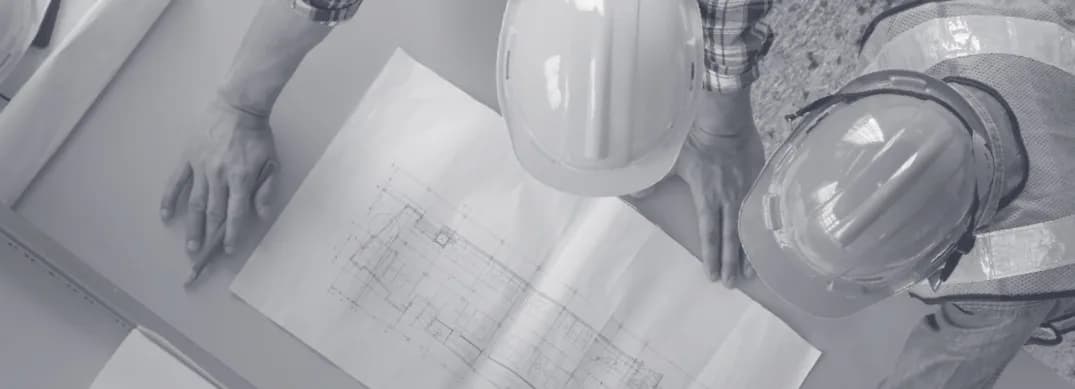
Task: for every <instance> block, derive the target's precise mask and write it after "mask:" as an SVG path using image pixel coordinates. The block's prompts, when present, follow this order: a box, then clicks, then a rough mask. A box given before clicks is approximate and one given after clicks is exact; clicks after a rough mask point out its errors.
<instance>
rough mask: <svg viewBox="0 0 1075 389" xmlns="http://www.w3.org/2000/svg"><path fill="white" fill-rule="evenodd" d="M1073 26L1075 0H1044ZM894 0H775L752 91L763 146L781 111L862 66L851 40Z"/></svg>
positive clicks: (776, 135)
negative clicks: (766, 48)
mask: <svg viewBox="0 0 1075 389" xmlns="http://www.w3.org/2000/svg"><path fill="white" fill-rule="evenodd" d="M1045 1H1046V2H1047V3H1050V4H1053V5H1054V6H1055V7H1056V8H1057V9H1061V12H1064V14H1065V15H1064V16H1065V18H1066V19H1067V20H1068V23H1069V24H1070V25H1072V26H1075V12H1072V10H1073V9H1075V7H1073V6H1072V5H1071V4H1072V2H1075V0H1045ZM901 2H902V1H900V0H805V1H804V0H776V2H775V3H774V5H773V9H772V11H770V14H769V16H768V17H766V19H765V22H766V23H768V24H769V25H770V26H771V27H772V29H773V31H774V32H775V33H776V39H775V40H774V41H773V46H772V47H771V48H770V50H769V53H768V54H767V55H766V57H765V58H764V59H763V60H762V61H761V64H760V68H761V74H762V76H761V78H760V79H759V80H758V81H757V82H755V84H754V90H753V99H754V107H755V108H754V110H755V112H754V115H755V122H756V123H757V124H758V129H759V130H760V131H761V133H762V135H763V136H762V139H763V141H764V142H765V144H766V149H767V150H772V149H773V148H774V147H775V146H776V145H777V144H778V142H780V141H781V140H783V139H784V138H785V137H787V135H788V131H789V128H788V126H787V124H786V122H785V121H784V115H786V114H789V113H792V112H794V111H795V110H797V109H798V108H800V107H802V106H803V105H805V104H806V103H809V102H810V101H812V100H814V99H816V98H819V97H822V96H825V95H827V94H830V93H832V92H834V91H836V90H837V89H838V88H839V87H840V86H842V85H843V84H844V83H846V82H848V81H850V80H851V79H853V78H854V77H855V76H856V75H858V73H859V72H860V71H861V68H862V67H864V66H865V64H862V63H861V62H862V61H860V59H859V55H858V50H857V47H856V46H855V41H856V40H858V39H859V37H860V36H861V35H862V31H863V30H864V29H865V28H866V25H867V24H869V22H870V21H871V20H873V18H874V17H875V16H877V14H879V13H881V12H883V11H884V10H885V9H888V8H890V7H891V6H892V5H893V4H899V3H901Z"/></svg>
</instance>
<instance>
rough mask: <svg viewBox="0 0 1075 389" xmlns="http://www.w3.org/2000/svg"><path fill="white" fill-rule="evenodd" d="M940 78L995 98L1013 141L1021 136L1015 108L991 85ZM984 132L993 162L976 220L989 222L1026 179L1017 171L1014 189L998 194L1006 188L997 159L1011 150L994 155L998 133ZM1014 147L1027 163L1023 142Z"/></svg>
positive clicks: (1009, 155) (969, 79)
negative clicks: (987, 190)
mask: <svg viewBox="0 0 1075 389" xmlns="http://www.w3.org/2000/svg"><path fill="white" fill-rule="evenodd" d="M942 81H944V82H949V83H954V84H960V85H963V86H967V87H971V88H975V89H978V90H980V91H982V92H985V93H986V94H988V95H990V96H992V97H993V99H995V100H996V101H997V102H998V103H1000V105H1001V107H1002V108H1003V109H1004V114H1005V116H1006V117H1007V118H1008V121H1009V122H1010V124H1011V128H1012V131H1013V132H1014V135H1015V138H1016V139H1017V140H1018V139H1022V136H1021V135H1020V132H1021V131H1020V127H1019V120H1018V119H1017V118H1016V116H1015V111H1013V110H1012V107H1011V105H1009V104H1008V101H1007V100H1005V99H1004V97H1003V96H1001V94H1000V92H998V91H997V90H996V89H993V88H992V87H990V86H989V85H986V84H985V83H983V82H981V81H978V80H975V79H971V78H967V77H960V76H948V77H945V78H944V79H943V80H942ZM997 130H998V129H996V128H990V127H986V128H985V131H986V132H992V131H997ZM986 135H988V136H987V137H986V139H987V140H988V141H987V142H986V144H985V146H986V148H987V149H988V150H989V151H990V153H991V154H992V155H993V159H994V161H993V171H992V172H991V174H992V177H990V179H991V182H992V183H993V185H990V187H989V188H990V193H987V194H986V196H985V197H984V198H985V199H986V201H985V204H983V206H982V209H981V214H980V215H979V220H980V221H981V223H983V224H985V223H988V222H989V221H991V220H992V219H993V215H996V213H997V211H999V210H1000V209H1001V208H1004V207H1005V206H1006V205H1008V204H1010V203H1011V202H1012V200H1014V199H1015V197H1016V196H1018V195H1019V193H1021V192H1022V191H1023V188H1024V187H1025V186H1026V182H1027V180H1026V179H1027V175H1026V174H1021V175H1019V176H1020V177H1021V179H1020V181H1019V183H1018V184H1017V185H1016V188H1015V189H1014V190H1012V191H1010V193H1002V192H1003V191H1004V190H1005V187H1006V185H1004V184H1003V183H1004V181H1005V180H1004V178H1005V177H1006V175H1005V172H1004V171H1003V169H1004V166H1005V163H1004V162H1005V161H1003V160H1001V159H1005V158H1009V157H1011V154H1012V153H1005V155H998V154H997V153H996V152H995V150H996V147H994V145H992V144H991V142H1000V141H1001V140H1000V136H999V135H998V134H986ZM1014 147H1016V149H1017V152H1016V153H1015V154H1017V155H1018V156H1019V157H1020V158H1022V160H1023V161H1022V162H1023V163H1022V166H1030V160H1029V155H1028V154H1027V152H1026V147H1025V145H1023V142H1018V141H1016V142H1015V145H1014ZM978 227H982V226H978Z"/></svg>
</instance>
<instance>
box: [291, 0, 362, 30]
mask: <svg viewBox="0 0 1075 389" xmlns="http://www.w3.org/2000/svg"><path fill="white" fill-rule="evenodd" d="M288 1H289V2H290V3H291V8H292V9H294V10H296V11H299V12H301V13H302V14H304V15H306V16H307V17H309V18H310V20H313V21H315V22H317V23H324V24H330V25H334V24H336V23H339V22H343V21H347V20H348V19H351V17H353V16H355V12H357V11H358V7H359V6H361V5H362V0H288Z"/></svg>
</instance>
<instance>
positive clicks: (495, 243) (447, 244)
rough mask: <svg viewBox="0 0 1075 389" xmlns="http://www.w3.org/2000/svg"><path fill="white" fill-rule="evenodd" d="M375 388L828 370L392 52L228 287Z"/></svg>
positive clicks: (800, 376) (553, 384) (779, 384)
mask: <svg viewBox="0 0 1075 389" xmlns="http://www.w3.org/2000/svg"><path fill="white" fill-rule="evenodd" d="M232 291H233V292H234V293H235V294H236V295H237V296H238V297H239V298H241V299H242V300H244V301H246V302H247V303H248V304H250V305H251V306H252V307H254V308H255V309H257V310H258V311H260V312H261V313H263V314H264V315H265V316H267V317H268V318H270V319H271V320H273V321H274V322H276V323H277V324H278V325H279V326H281V327H282V328H284V329H285V330H287V331H288V332H290V333H291V334H293V335H294V336H295V337H296V338H298V339H299V340H301V341H303V342H304V343H306V344H307V345H309V346H310V347H311V348H312V349H314V350H315V351H317V352H318V353H320V354H321V355H323V356H324V357H325V358H326V359H327V360H329V361H331V362H332V363H334V364H335V365H337V366H338V367H339V368H340V369H342V370H344V371H346V372H347V373H348V374H350V375H351V376H353V377H355V378H356V380H357V381H359V382H362V383H363V384H365V385H367V386H369V387H371V388H378V389H379V388H523V389H545V388H594V389H606V388H607V389H641V388H671V389H674V388H692V389H727V388H752V389H753V388H757V389H791V388H798V387H799V386H800V384H801V383H802V381H803V380H804V379H805V377H806V375H807V374H808V373H809V371H810V369H811V368H812V367H813V365H814V363H815V362H816V360H817V358H818V357H819V355H820V353H819V351H818V350H816V349H815V348H814V347H813V346H811V345H810V344H809V343H807V342H806V341H805V340H804V339H802V338H801V337H799V336H798V335H797V334H796V333H795V332H794V331H793V330H791V329H790V328H789V327H788V326H787V325H785V324H784V323H783V322H782V321H781V320H780V319H778V318H777V317H776V316H774V315H773V314H772V313H770V312H768V311H767V310H765V308H763V307H761V306H760V305H758V304H757V303H754V302H753V301H751V300H750V299H749V298H747V297H746V296H745V295H743V294H741V293H739V292H736V291H729V290H726V289H724V288H723V287H721V286H720V285H719V284H716V283H711V282H709V281H708V279H707V278H706V277H705V274H704V271H703V270H702V267H701V264H700V263H699V262H698V261H697V260H696V259H695V258H694V257H693V256H692V255H691V254H690V253H689V252H687V251H686V249H684V248H683V247H681V246H680V245H679V244H677V243H676V242H675V241H674V240H673V239H672V238H670V237H668V236H667V235H666V234H665V233H664V232H662V231H661V230H660V229H659V228H657V227H656V226H654V225H653V224H651V223H650V222H648V221H647V220H646V219H645V218H644V217H642V216H641V215H640V214H638V213H637V212H636V211H635V210H633V209H632V208H630V207H629V206H628V205H626V204H625V203H624V202H622V201H620V200H618V199H615V198H582V197H575V196H571V195H568V194H565V193H560V192H558V191H556V190H554V189H551V188H548V187H545V186H544V185H542V184H541V183H539V182H537V181H535V180H534V179H532V178H530V177H529V176H528V175H527V174H525V172H524V171H523V170H522V168H521V167H520V166H519V165H518V163H517V162H516V161H515V159H514V156H513V155H512V151H511V145H510V141H509V139H508V135H507V131H506V130H505V129H504V124H503V121H502V119H501V118H500V117H499V116H498V115H497V114H496V113H495V112H493V111H492V110H490V109H488V108H487V107H485V106H483V105H481V104H480V103H478V102H476V101H474V100H473V99H472V98H470V97H469V96H467V95H466V94H465V93H463V92H462V91H460V90H458V89H457V88H455V87H454V86H453V85H451V84H450V83H448V82H447V81H445V80H443V79H442V78H440V77H439V76H437V75H436V74H435V73H434V72H432V71H430V70H429V69H426V68H425V67H423V66H422V65H421V64H419V63H417V62H415V61H414V60H413V59H411V58H410V57H409V56H407V54H406V53H404V52H403V51H397V52H396V53H395V55H393V57H392V58H391V59H390V60H389V62H388V64H387V65H386V66H385V69H384V70H383V71H382V73H381V74H380V76H379V77H378V79H377V80H376V81H375V82H374V84H373V85H372V86H371V87H370V90H369V91H368V92H367V93H366V95H365V96H364V97H363V99H362V101H361V102H360V103H359V105H358V108H357V109H356V110H355V112H354V113H353V114H352V116H351V118H350V119H349V120H348V121H347V123H346V124H345V125H344V126H343V128H342V129H341V130H340V132H339V134H337V136H336V138H334V140H333V141H332V143H331V144H330V145H329V147H328V148H327V150H326V151H325V153H324V155H323V156H322V157H321V159H320V160H319V161H318V162H317V164H316V165H315V166H314V167H313V168H312V169H311V171H310V172H309V174H308V175H307V177H306V179H305V180H304V182H303V183H302V185H301V186H300V188H299V189H298V191H297V192H296V193H295V195H294V196H293V197H292V198H291V200H290V202H289V203H288V205H287V207H285V208H284V210H283V212H282V213H281V215H280V216H279V218H278V219H277V221H276V222H275V223H274V225H273V227H272V228H271V229H270V230H269V232H268V233H267V235H266V236H265V237H264V238H263V239H262V241H261V243H260V245H259V246H258V248H257V249H256V250H255V251H254V253H253V254H252V256H251V258H250V260H249V261H248V262H247V264H246V266H245V267H244V269H243V270H242V272H241V273H240V274H239V276H238V277H237V278H236V280H235V281H234V283H233V285H232Z"/></svg>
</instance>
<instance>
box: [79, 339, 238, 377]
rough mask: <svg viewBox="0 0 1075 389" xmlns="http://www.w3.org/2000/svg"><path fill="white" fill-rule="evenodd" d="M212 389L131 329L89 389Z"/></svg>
mask: <svg viewBox="0 0 1075 389" xmlns="http://www.w3.org/2000/svg"><path fill="white" fill-rule="evenodd" d="M145 388H154V389H216V388H217V387H216V386H214V385H213V384H211V383H209V381H206V380H205V378H202V376H201V375H198V373H195V372H194V371H193V370H191V369H190V368H189V367H187V365H186V364H184V363H183V362H182V361H181V360H179V359H177V358H176V357H175V356H173V355H172V354H171V353H169V352H168V351H166V350H165V349H163V348H161V346H160V345H158V344H157V343H156V342H154V341H152V340H150V338H148V337H147V336H146V334H144V333H142V331H141V330H138V329H134V330H132V331H131V333H130V334H129V335H127V338H126V339H125V340H124V341H123V343H121V344H120V346H119V348H118V349H116V352H115V353H114V354H112V358H111V359H109V360H108V363H107V364H105V366H104V368H103V369H101V372H100V373H98V374H97V378H96V379H94V380H93V383H92V384H90V387H89V389H145Z"/></svg>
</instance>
